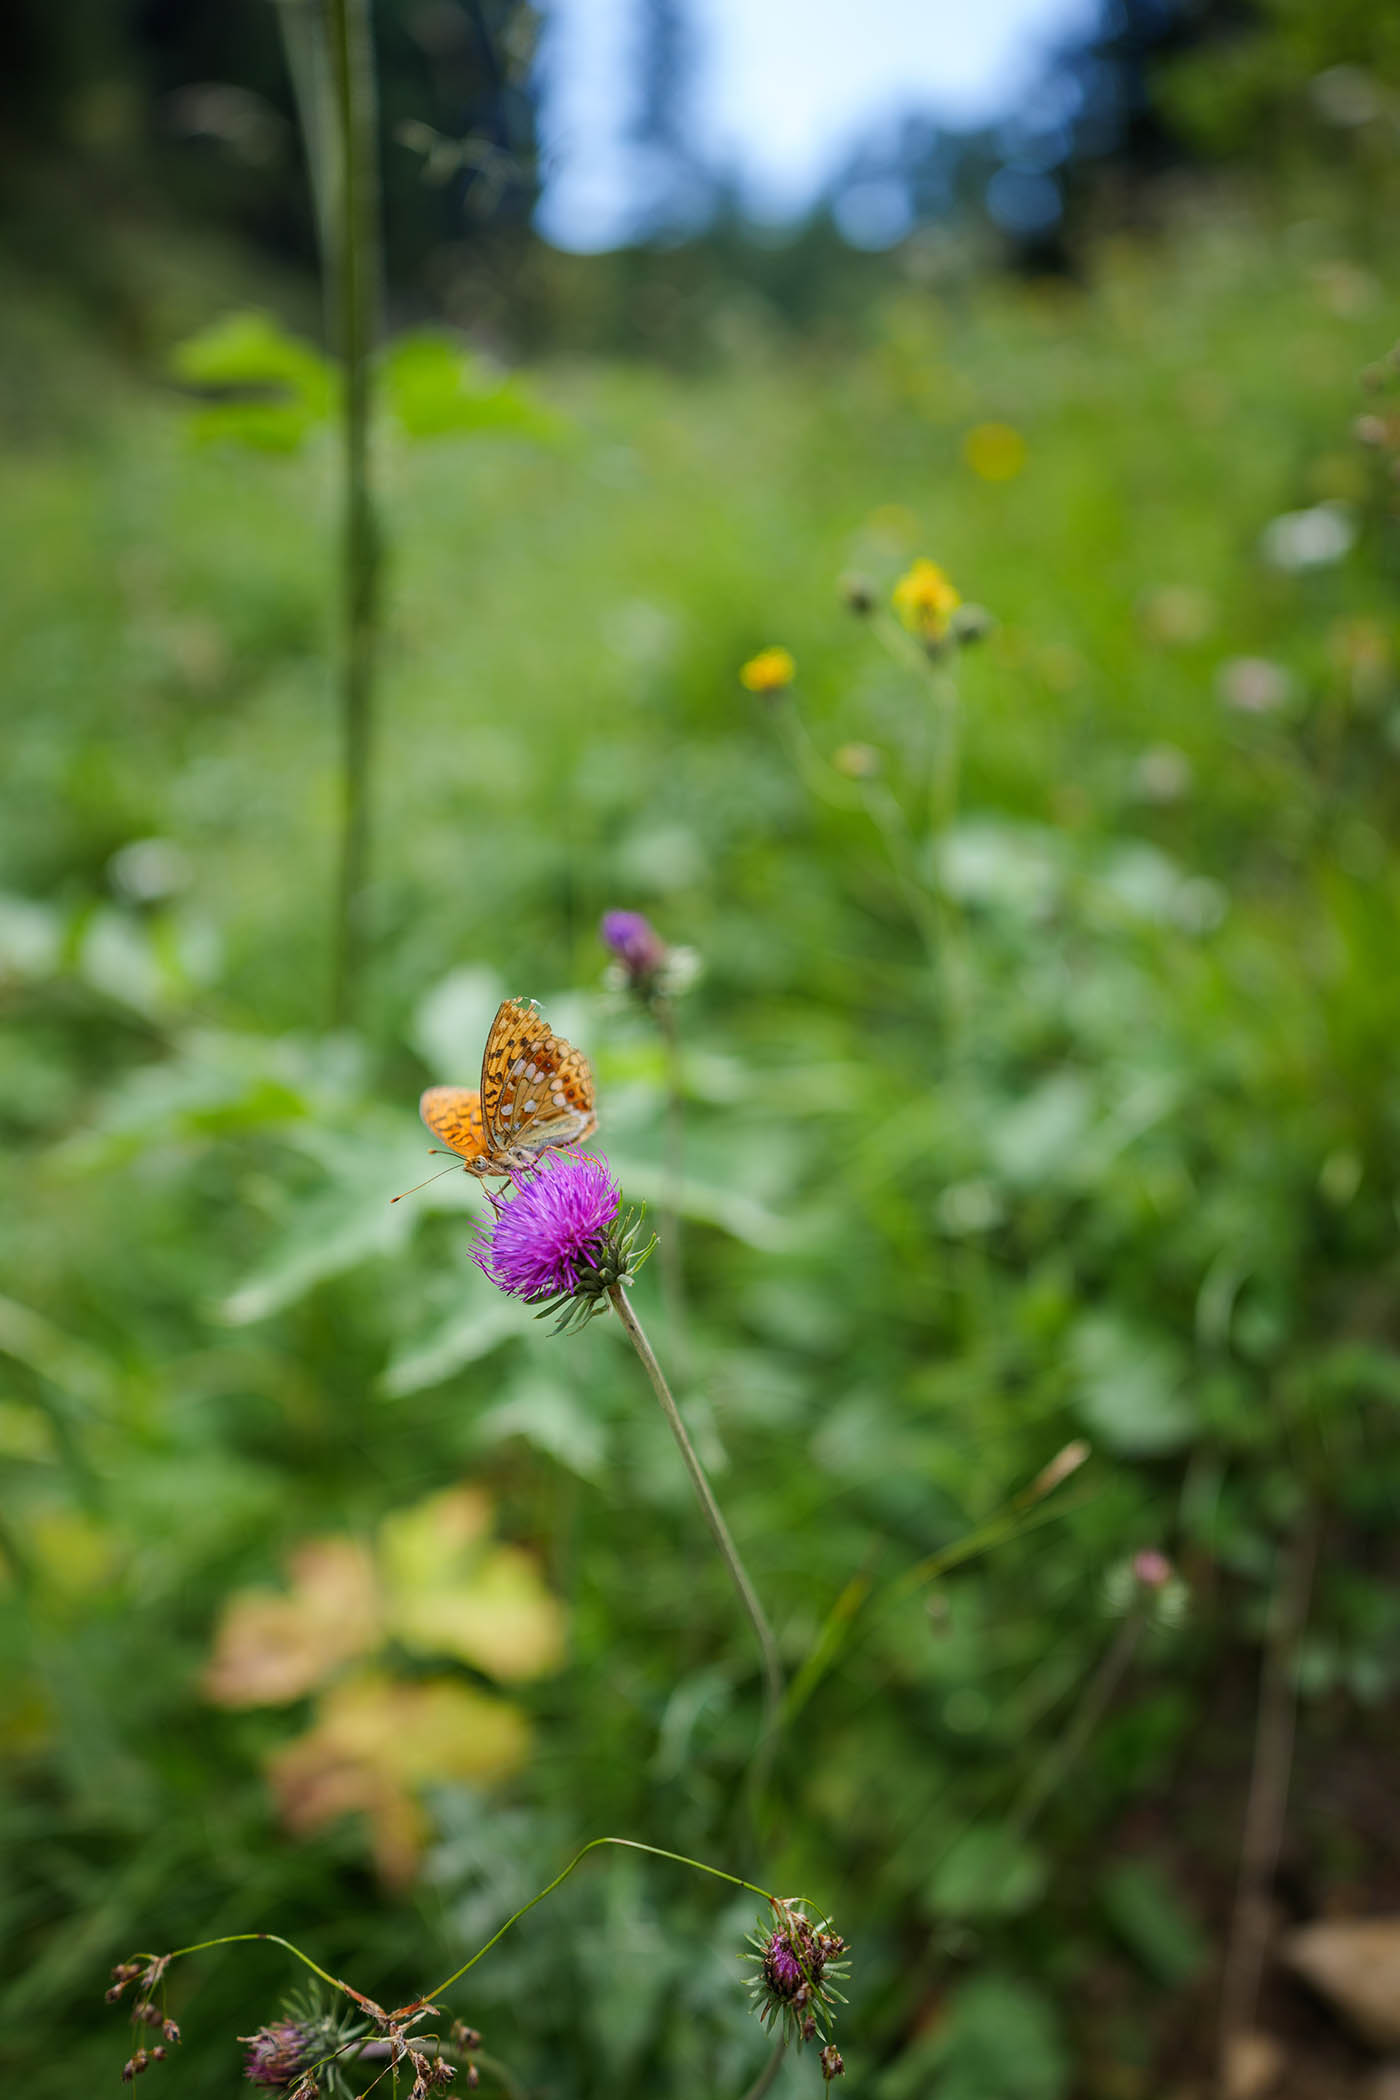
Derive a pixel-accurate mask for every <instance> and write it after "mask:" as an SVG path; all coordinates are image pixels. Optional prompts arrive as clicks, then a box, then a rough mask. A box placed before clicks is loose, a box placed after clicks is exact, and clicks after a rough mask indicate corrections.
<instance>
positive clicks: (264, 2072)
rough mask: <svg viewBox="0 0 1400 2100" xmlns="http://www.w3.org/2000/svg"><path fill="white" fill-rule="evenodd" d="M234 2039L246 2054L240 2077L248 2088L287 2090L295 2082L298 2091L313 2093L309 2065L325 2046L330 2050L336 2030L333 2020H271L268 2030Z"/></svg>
mask: <svg viewBox="0 0 1400 2100" xmlns="http://www.w3.org/2000/svg"><path fill="white" fill-rule="evenodd" d="M238 2039H239V2040H240V2041H241V2042H242V2043H243V2044H244V2045H245V2047H246V2048H247V2051H248V2054H247V2056H246V2057H245V2058H244V2062H243V2076H244V2077H245V2078H246V2079H247V2081H248V2083H249V2084H250V2085H269V2086H283V2087H287V2086H290V2085H291V2083H292V2081H293V2079H297V2080H299V2084H298V2091H302V2090H307V2089H309V2090H311V2091H314V2090H315V2082H314V2080H312V2079H311V2071H310V2066H311V2065H312V2064H313V2063H314V2062H315V2061H316V2059H317V2058H318V2057H320V2056H323V2055H324V2054H325V2053H326V2051H327V2048H328V2047H330V2048H334V2046H335V2044H336V2042H337V2040H338V2039H339V2030H338V2029H337V2028H336V2026H335V2023H334V2022H333V2021H323V2020H274V2021H273V2022H272V2024H271V2026H270V2027H260V2028H259V2029H258V2030H257V2032H256V2034H241V2035H240V2036H239V2037H238ZM308 2080H311V2083H310V2086H309V2088H308Z"/></svg>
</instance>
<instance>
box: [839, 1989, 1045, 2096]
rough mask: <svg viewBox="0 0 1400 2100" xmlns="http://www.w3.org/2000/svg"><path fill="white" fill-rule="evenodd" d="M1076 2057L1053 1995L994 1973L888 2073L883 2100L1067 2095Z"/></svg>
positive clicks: (961, 1996)
mask: <svg viewBox="0 0 1400 2100" xmlns="http://www.w3.org/2000/svg"><path fill="white" fill-rule="evenodd" d="M1069 2083H1070V2060H1069V2055H1068V2052H1067V2050H1066V2048H1065V2043H1064V2037H1063V2035H1062V2034H1061V2031H1060V2024H1059V2021H1058V2019H1057V2017H1056V2014H1055V2008H1054V2006H1053V2004H1052V2003H1051V2001H1050V1999H1049V1998H1048V1997H1047V1996H1046V1995H1045V1994H1044V1993H1043V1992H1041V1991H1038V1990H1036V1989H1034V1988H1033V1987H1032V1986H1031V1985H1030V1984H1027V1983H1022V1982H1020V1981H1019V1979H1017V1978H1016V1977H1013V1976H1006V1975H1000V1974H998V1973H996V1972H995V1971H993V1972H992V1973H990V1974H983V1975H980V1976H977V1977H974V1978H973V1980H972V1981H971V1982H970V1983H965V1984H964V1985H963V1986H962V1988H961V1989H960V1990H959V1991H958V1992H957V1993H956V1995H955V1996H954V1998H953V2002H952V2005H951V2007H950V2009H949V2011H948V2014H947V2017H946V2018H945V2019H944V2020H943V2021H941V2022H940V2023H939V2025H938V2026H937V2027H936V2028H934V2029H933V2031H932V2032H931V2033H929V2034H928V2035H927V2036H925V2037H923V2038H921V2039H920V2040H919V2041H917V2042H915V2043H914V2045H913V2047H912V2048H911V2049H909V2050H907V2051H906V2053H905V2054H904V2055H903V2056H902V2057H901V2058H900V2059H899V2060H898V2062H897V2063H895V2064H894V2065H893V2066H892V2067H891V2068H890V2069H889V2070H888V2071H887V2072H886V2073H885V2075H884V2076H883V2078H881V2080H880V2082H879V2085H878V2086H877V2088H876V2091H877V2093H878V2096H879V2100H1063V2096H1064V2094H1066V2093H1067V2092H1068V2091H1069Z"/></svg>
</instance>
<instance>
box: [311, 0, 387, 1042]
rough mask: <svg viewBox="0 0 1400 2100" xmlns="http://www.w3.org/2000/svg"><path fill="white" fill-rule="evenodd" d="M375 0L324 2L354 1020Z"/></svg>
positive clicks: (365, 726)
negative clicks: (339, 383) (331, 150)
mask: <svg viewBox="0 0 1400 2100" xmlns="http://www.w3.org/2000/svg"><path fill="white" fill-rule="evenodd" d="M369 5H370V0H325V6H326V28H327V36H328V43H329V56H330V66H329V71H330V78H331V86H332V104H333V114H334V138H335V160H336V166H335V180H334V183H333V184H332V186H331V193H332V196H333V198H334V209H333V210H332V211H331V213H330V214H329V217H330V222H331V229H330V230H331V237H332V239H333V242H334V253H333V255H331V256H328V257H327V258H326V263H327V271H326V274H327V280H328V284H329V286H330V289H331V298H332V310H333V334H334V337H335V340H336V344H337V347H338V349H339V352H340V358H341V365H342V379H343V388H342V398H341V433H340V434H341V451H342V474H343V510H342V519H341V556H340V711H341V737H342V768H343V770H342V776H341V815H340V868H339V874H338V878H337V885H336V912H335V963H334V979H333V990H332V998H331V1012H332V1018H333V1019H334V1021H335V1022H336V1023H337V1024H339V1023H342V1022H345V1021H348V1020H350V1019H351V1018H352V1016H353V1013H354V1010H355V1005H356V1000H357V996H358V993H359V989H360V979H361V975H362V971H363V964H364V949H365V934H366V928H365V923H364V918H365V893H366V889H367V887H368V881H369V862H370V806H369V805H370V778H371V760H372V748H373V744H372V738H373V698H374V670H375V644H376V639H377V627H378V612H379V566H380V560H379V556H380V549H379V538H378V532H377V528H376V524H375V515H374V501H373V494H372V487H371V478H370V405H371V373H370V358H371V356H372V354H373V350H374V340H375V334H376V325H377V319H378V311H379V278H380V257H379V187H378V180H377V170H376V156H375V95H374V50H373V44H372V41H371V34H370V15H369Z"/></svg>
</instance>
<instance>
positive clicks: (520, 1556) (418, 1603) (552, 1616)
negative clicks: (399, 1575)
mask: <svg viewBox="0 0 1400 2100" xmlns="http://www.w3.org/2000/svg"><path fill="white" fill-rule="evenodd" d="M390 1623H391V1625H392V1627H393V1630H394V1632H395V1633H396V1634H397V1635H398V1637H399V1639H400V1640H401V1641H402V1642H403V1643H404V1646H405V1647H407V1648H412V1649H413V1650H414V1651H415V1652H416V1653H418V1654H426V1655H457V1656H460V1657H461V1659H462V1661H463V1662H469V1663H472V1664H474V1665H475V1666H476V1668H477V1669H479V1670H484V1671H485V1672H486V1673H487V1675H488V1676H490V1677H499V1678H500V1679H501V1680H502V1682H503V1683H506V1684H521V1683H524V1682H525V1681H526V1680H527V1679H529V1678H531V1677H541V1676H543V1675H544V1674H545V1673H546V1671H549V1670H554V1669H557V1668H558V1666H559V1664H560V1662H561V1661H562V1659H563V1654H564V1619H563V1612H562V1611H561V1609H560V1606H559V1602H558V1599H557V1598H555V1597H552V1596H551V1595H550V1593H549V1591H548V1590H547V1589H546V1587H545V1583H544V1578H543V1576H542V1575H541V1574H540V1570H539V1565H538V1563H537V1561H536V1560H535V1557H534V1555H533V1554H532V1553H527V1552H526V1551H525V1549H524V1548H523V1547H522V1546H496V1547H493V1548H492V1549H491V1551H490V1552H489V1553H488V1554H487V1555H486V1556H485V1558H484V1559H483V1560H481V1561H479V1562H478V1564H477V1566H476V1567H475V1569H473V1571H472V1573H471V1575H470V1577H469V1579H468V1580H467V1581H465V1582H462V1583H458V1584H456V1585H450V1584H443V1585H442V1586H440V1587H438V1588H435V1589H431V1590H424V1591H420V1592H419V1593H418V1594H416V1595H406V1596H401V1597H395V1598H394V1599H393V1600H392V1603H391V1606H390Z"/></svg>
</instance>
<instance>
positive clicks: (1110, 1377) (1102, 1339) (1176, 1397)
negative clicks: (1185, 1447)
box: [1071, 1313, 1198, 1458]
mask: <svg viewBox="0 0 1400 2100" xmlns="http://www.w3.org/2000/svg"><path fill="white" fill-rule="evenodd" d="M1071 1357H1072V1360H1073V1365H1074V1370H1075V1374H1076V1379H1077V1384H1078V1394H1077V1399H1078V1405H1079V1412H1080V1415H1081V1416H1082V1417H1083V1420H1084V1422H1085V1424H1086V1425H1087V1427H1088V1428H1089V1430H1090V1431H1091V1432H1092V1434H1093V1436H1094V1439H1095V1441H1096V1442H1099V1443H1103V1444H1105V1445H1107V1447H1108V1448H1109V1450H1111V1451H1117V1452H1120V1453H1121V1454H1122V1455H1123V1456H1124V1457H1127V1458H1148V1457H1153V1456H1155V1455H1156V1454H1157V1453H1158V1452H1160V1451H1175V1450H1176V1449H1177V1448H1178V1447H1179V1446H1180V1445H1182V1444H1184V1443H1186V1442H1188V1441H1189V1440H1190V1438H1191V1437H1192V1436H1193V1435H1194V1434H1195V1431H1196V1428H1197V1426H1198V1423H1197V1413H1196V1408H1195V1405H1194V1402H1193V1401H1192V1399H1191V1397H1190V1396H1189V1394H1188V1393H1187V1391H1186V1390H1185V1387H1186V1379H1187V1374H1188V1368H1189V1367H1188V1364H1187V1361H1186V1358H1185V1357H1184V1355H1183V1354H1182V1352H1181V1351H1180V1350H1179V1349H1177V1348H1176V1347H1175V1346H1174V1345H1173V1344H1172V1343H1171V1342H1169V1341H1168V1340H1167V1339H1166V1337H1165V1336H1162V1335H1157V1334H1152V1333H1150V1332H1149V1331H1148V1330H1146V1329H1144V1328H1139V1327H1134V1326H1131V1325H1130V1324H1129V1323H1128V1322H1127V1321H1126V1320H1121V1319H1119V1318H1117V1317H1116V1316H1115V1315H1114V1314H1112V1313H1091V1314H1089V1315H1088V1316H1087V1318H1085V1319H1083V1320H1081V1321H1080V1322H1079V1324H1078V1326H1077V1327H1076V1328H1075V1330H1074V1334H1073V1337H1072V1340H1071Z"/></svg>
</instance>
